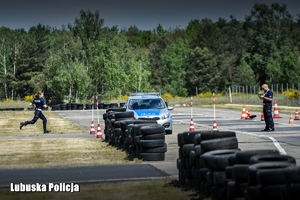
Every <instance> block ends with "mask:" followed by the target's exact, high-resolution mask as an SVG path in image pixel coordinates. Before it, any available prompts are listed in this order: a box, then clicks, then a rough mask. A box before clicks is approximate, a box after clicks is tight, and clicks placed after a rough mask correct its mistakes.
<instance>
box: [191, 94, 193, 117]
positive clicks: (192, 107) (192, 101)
mask: <svg viewBox="0 0 300 200" xmlns="http://www.w3.org/2000/svg"><path fill="white" fill-rule="evenodd" d="M191 119H193V97H191Z"/></svg>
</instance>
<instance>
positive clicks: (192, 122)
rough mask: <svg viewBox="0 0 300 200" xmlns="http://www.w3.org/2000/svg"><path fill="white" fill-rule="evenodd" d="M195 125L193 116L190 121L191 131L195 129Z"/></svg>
mask: <svg viewBox="0 0 300 200" xmlns="http://www.w3.org/2000/svg"><path fill="white" fill-rule="evenodd" d="M194 130H195V127H194V120H193V118H191V122H190V131H194Z"/></svg>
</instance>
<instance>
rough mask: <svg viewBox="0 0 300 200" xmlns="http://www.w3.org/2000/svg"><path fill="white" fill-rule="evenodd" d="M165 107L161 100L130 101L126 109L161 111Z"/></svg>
mask: <svg viewBox="0 0 300 200" xmlns="http://www.w3.org/2000/svg"><path fill="white" fill-rule="evenodd" d="M165 107H166V105H165V103H164V101H163V100H162V99H159V98H157V99H131V100H130V101H129V104H128V108H129V109H131V110H143V109H163V108H165Z"/></svg>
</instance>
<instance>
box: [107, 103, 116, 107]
mask: <svg viewBox="0 0 300 200" xmlns="http://www.w3.org/2000/svg"><path fill="white" fill-rule="evenodd" d="M109 107H110V108H117V107H118V104H117V103H110V104H109Z"/></svg>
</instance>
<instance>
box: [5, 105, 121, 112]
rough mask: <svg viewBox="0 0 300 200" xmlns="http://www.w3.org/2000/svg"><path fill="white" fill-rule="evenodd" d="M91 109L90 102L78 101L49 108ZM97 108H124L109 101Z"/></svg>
mask: <svg viewBox="0 0 300 200" xmlns="http://www.w3.org/2000/svg"><path fill="white" fill-rule="evenodd" d="M91 109H92V104H89V103H87V104H85V105H84V104H80V103H67V104H56V105H52V107H51V110H53V111H55V110H91ZM93 109H97V105H96V104H94V107H93ZM98 109H120V112H123V110H124V108H123V107H118V104H116V103H111V104H104V103H99V104H98ZM2 110H24V108H22V109H18V108H10V109H2Z"/></svg>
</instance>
